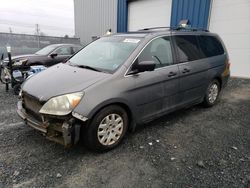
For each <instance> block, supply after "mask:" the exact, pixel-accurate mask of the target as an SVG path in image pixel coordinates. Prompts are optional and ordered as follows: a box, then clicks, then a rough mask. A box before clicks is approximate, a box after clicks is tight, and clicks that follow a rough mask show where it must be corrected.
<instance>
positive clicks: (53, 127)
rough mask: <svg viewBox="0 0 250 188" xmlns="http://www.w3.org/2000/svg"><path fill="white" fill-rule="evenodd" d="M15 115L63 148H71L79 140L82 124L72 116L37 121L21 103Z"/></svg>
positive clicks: (20, 102)
mask: <svg viewBox="0 0 250 188" xmlns="http://www.w3.org/2000/svg"><path fill="white" fill-rule="evenodd" d="M17 113H18V115H19V116H20V117H21V118H22V119H23V121H24V122H25V124H27V125H29V126H30V127H32V128H34V129H36V130H38V131H40V132H41V133H42V134H43V135H44V136H45V137H46V138H47V139H49V140H51V141H54V142H57V143H59V144H62V145H64V146H65V147H71V146H72V145H74V144H76V143H77V142H78V141H79V139H80V132H81V126H82V123H81V122H80V121H79V120H77V119H76V118H74V117H73V116H70V117H66V118H61V119H56V118H46V119H45V118H44V117H42V120H38V119H37V118H35V117H34V116H33V115H31V114H29V113H28V112H27V111H26V110H25V109H24V108H23V105H22V101H19V102H18V104H17Z"/></svg>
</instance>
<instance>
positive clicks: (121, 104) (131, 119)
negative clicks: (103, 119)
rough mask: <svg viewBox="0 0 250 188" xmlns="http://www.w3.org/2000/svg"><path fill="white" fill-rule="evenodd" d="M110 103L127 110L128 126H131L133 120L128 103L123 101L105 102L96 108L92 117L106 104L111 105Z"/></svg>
mask: <svg viewBox="0 0 250 188" xmlns="http://www.w3.org/2000/svg"><path fill="white" fill-rule="evenodd" d="M111 105H117V106H120V107H121V108H123V109H124V110H125V111H126V112H127V115H128V120H129V122H128V125H129V127H128V128H130V126H131V122H132V121H133V116H132V112H131V110H130V108H129V107H128V105H126V104H124V103H121V102H115V103H110V104H107V105H105V106H102V107H101V108H100V109H98V110H97V111H96V112H95V113H94V114H93V115H92V117H94V116H95V115H96V114H97V113H98V112H100V111H101V110H102V109H104V108H106V107H108V106H111Z"/></svg>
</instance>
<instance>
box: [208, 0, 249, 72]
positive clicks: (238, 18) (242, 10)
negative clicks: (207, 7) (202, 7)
mask: <svg viewBox="0 0 250 188" xmlns="http://www.w3.org/2000/svg"><path fill="white" fill-rule="evenodd" d="M209 29H210V31H211V32H215V33H218V34H219V35H220V36H221V38H222V39H223V41H224V43H225V45H226V47H227V49H228V52H229V57H230V62H231V71H232V72H231V73H232V75H233V76H241V77H250V0H237V1H235V0H213V3H212V9H211V17H210V28H209Z"/></svg>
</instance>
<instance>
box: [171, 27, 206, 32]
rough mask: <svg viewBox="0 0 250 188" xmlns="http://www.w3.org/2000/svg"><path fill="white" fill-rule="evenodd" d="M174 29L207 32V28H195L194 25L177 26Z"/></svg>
mask: <svg viewBox="0 0 250 188" xmlns="http://www.w3.org/2000/svg"><path fill="white" fill-rule="evenodd" d="M175 30H178V31H205V32H209V30H208V29H204V28H196V27H177V28H176V29H175Z"/></svg>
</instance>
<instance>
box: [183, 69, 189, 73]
mask: <svg viewBox="0 0 250 188" xmlns="http://www.w3.org/2000/svg"><path fill="white" fill-rule="evenodd" d="M187 72H190V69H188V68H184V69H183V71H182V73H187Z"/></svg>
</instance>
